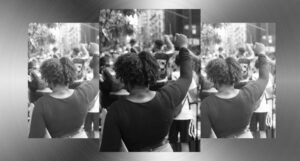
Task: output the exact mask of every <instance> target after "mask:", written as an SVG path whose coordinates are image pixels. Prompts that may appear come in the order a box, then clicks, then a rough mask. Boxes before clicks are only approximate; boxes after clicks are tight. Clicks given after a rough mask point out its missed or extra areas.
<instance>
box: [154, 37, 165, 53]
mask: <svg viewBox="0 0 300 161" xmlns="http://www.w3.org/2000/svg"><path fill="white" fill-rule="evenodd" d="M163 45H164V42H163V41H162V40H160V39H157V40H155V41H154V46H153V49H152V51H153V52H157V51H160V50H162V47H163Z"/></svg>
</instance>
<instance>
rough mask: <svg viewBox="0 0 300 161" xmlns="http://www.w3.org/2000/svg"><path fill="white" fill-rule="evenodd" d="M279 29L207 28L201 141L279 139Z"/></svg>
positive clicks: (271, 26)
mask: <svg viewBox="0 0 300 161" xmlns="http://www.w3.org/2000/svg"><path fill="white" fill-rule="evenodd" d="M275 27H276V26H275V23H214V24H208V23H202V33H201V65H202V71H201V78H202V79H201V81H202V83H201V92H200V97H201V108H200V109H201V110H200V111H201V137H202V138H275V135H276V117H275V116H276V110H275V109H276V108H275V102H276V95H275V93H276V92H275V91H276V81H275V80H276V68H275V65H276V57H275V55H276V54H275V53H276V50H275V49H276V48H275V45H276V43H275V42H276V34H275V33H276V32H275Z"/></svg>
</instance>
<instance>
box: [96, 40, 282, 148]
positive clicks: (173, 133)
mask: <svg viewBox="0 0 300 161" xmlns="http://www.w3.org/2000/svg"><path fill="white" fill-rule="evenodd" d="M147 43H148V42H147ZM141 44H145V42H137V40H135V39H131V40H130V41H129V42H128V45H127V46H126V47H120V46H117V47H116V48H115V49H111V50H107V51H102V52H101V53H100V112H101V115H100V119H101V134H100V151H113V152H116V151H164V152H165V151H168V152H170V151H197V150H199V148H198V149H197V144H196V148H195V146H194V147H193V146H192V145H195V142H197V141H199V139H200V136H201V137H202V138H266V137H267V126H269V127H270V126H272V122H274V120H270V119H271V118H273V112H274V106H275V105H274V99H275V97H274V96H275V81H274V80H275V79H274V78H275V61H276V60H275V58H274V56H273V57H272V55H270V53H267V52H266V47H265V46H264V45H263V44H261V43H255V44H254V45H249V44H246V49H245V48H238V49H237V52H236V53H226V52H225V51H224V49H223V48H222V47H220V48H219V49H218V50H217V51H216V52H215V53H214V54H212V55H210V56H203V55H205V54H202V53H201V55H199V54H200V53H193V51H191V50H190V46H189V44H188V38H187V37H186V36H185V35H182V34H176V35H175V37H174V38H170V36H164V39H162V40H160V39H158V40H154V41H153V44H152V45H151V46H148V47H145V46H144V45H141ZM258 123H259V131H258V130H257V127H258V126H257V124H258ZM200 124H201V128H200Z"/></svg>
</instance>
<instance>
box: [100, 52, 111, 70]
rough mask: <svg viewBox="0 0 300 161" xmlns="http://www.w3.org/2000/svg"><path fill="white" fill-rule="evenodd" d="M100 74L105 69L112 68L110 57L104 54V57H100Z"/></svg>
mask: <svg viewBox="0 0 300 161" xmlns="http://www.w3.org/2000/svg"><path fill="white" fill-rule="evenodd" d="M99 62H100V72H101V71H102V70H103V69H104V68H107V67H112V65H113V60H112V57H111V55H109V54H105V55H104V56H102V57H100V60H99Z"/></svg>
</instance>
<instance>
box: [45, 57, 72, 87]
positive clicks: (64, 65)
mask: <svg viewBox="0 0 300 161" xmlns="http://www.w3.org/2000/svg"><path fill="white" fill-rule="evenodd" d="M40 71H41V74H42V78H44V79H45V80H46V81H47V83H52V84H53V85H68V84H71V83H73V81H74V80H75V78H76V68H75V66H74V64H73V63H72V61H71V60H70V59H68V58H66V57H62V58H61V59H55V58H53V59H48V60H45V61H44V62H43V63H42V65H41V67H40Z"/></svg>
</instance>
